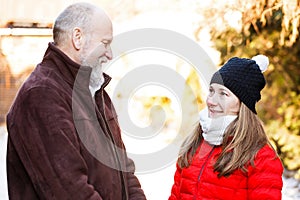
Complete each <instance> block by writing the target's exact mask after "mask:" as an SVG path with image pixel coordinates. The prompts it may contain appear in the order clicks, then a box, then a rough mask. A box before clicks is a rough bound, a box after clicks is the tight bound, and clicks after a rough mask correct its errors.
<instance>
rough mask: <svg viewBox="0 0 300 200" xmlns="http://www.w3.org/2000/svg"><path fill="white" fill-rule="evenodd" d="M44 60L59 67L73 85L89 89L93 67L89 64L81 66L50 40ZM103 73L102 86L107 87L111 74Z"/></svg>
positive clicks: (64, 76) (67, 80)
mask: <svg viewBox="0 0 300 200" xmlns="http://www.w3.org/2000/svg"><path fill="white" fill-rule="evenodd" d="M43 62H52V63H54V66H55V67H57V69H58V71H59V72H60V73H61V74H62V76H63V78H64V80H65V81H66V82H68V83H69V84H70V85H72V87H77V88H79V89H84V90H88V87H89V80H90V75H91V72H92V68H91V67H88V66H81V65H80V64H78V63H76V62H75V61H73V60H72V59H71V58H69V57H68V56H67V55H66V54H65V53H64V52H63V51H61V50H60V49H58V48H57V47H56V46H55V45H54V43H52V42H50V43H49V44H48V49H47V50H46V52H45V55H44V59H43ZM51 66H53V65H51ZM103 75H104V83H103V84H102V87H101V88H105V87H106V86H107V85H108V84H109V82H110V80H111V77H110V76H109V75H107V74H105V73H103Z"/></svg>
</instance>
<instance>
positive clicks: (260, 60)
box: [252, 54, 269, 72]
mask: <svg viewBox="0 0 300 200" xmlns="http://www.w3.org/2000/svg"><path fill="white" fill-rule="evenodd" d="M252 60H255V62H256V64H257V65H258V66H259V68H260V71H261V72H265V71H266V70H267V69H268V66H269V58H268V57H267V56H265V55H261V54H260V55H257V56H254V57H252Z"/></svg>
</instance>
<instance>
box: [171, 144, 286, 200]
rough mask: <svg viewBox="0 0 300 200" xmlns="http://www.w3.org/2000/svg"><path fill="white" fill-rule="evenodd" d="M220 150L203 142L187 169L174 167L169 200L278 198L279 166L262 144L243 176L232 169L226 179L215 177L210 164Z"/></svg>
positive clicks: (279, 197)
mask: <svg viewBox="0 0 300 200" xmlns="http://www.w3.org/2000/svg"><path fill="white" fill-rule="evenodd" d="M220 151H221V148H220V147H215V148H213V147H211V146H210V145H208V144H207V143H206V142H204V143H203V144H202V145H201V146H199V148H198V150H197V152H196V154H195V156H194V158H193V161H192V163H191V165H190V166H189V167H188V168H183V169H181V168H179V166H178V165H177V170H176V172H175V175H174V185H173V187H172V191H171V196H170V197H169V200H179V199H180V200H190V199H191V200H192V199H193V200H196V199H201V200H209V199H218V200H233V199H238V200H243V199H247V200H267V199H268V200H280V199H281V189H282V173H283V167H282V164H281V161H280V159H279V158H278V157H276V154H275V153H274V151H273V149H272V148H271V147H269V146H268V145H266V146H264V147H263V148H262V149H261V150H260V151H259V152H258V153H257V155H256V158H255V167H251V166H250V167H249V168H248V170H249V171H248V173H247V175H246V174H244V173H243V172H242V171H241V170H236V171H235V172H234V173H233V174H231V175H230V176H229V177H221V178H218V177H217V173H216V172H214V171H213V163H214V161H215V159H216V155H217V154H219V153H220Z"/></svg>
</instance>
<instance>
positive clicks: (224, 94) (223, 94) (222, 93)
mask: <svg viewBox="0 0 300 200" xmlns="http://www.w3.org/2000/svg"><path fill="white" fill-rule="evenodd" d="M220 95H222V96H228V94H227V93H225V92H221V93H220Z"/></svg>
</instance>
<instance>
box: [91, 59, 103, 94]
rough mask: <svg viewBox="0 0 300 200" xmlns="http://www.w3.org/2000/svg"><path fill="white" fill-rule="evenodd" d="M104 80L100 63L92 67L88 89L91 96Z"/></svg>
mask: <svg viewBox="0 0 300 200" xmlns="http://www.w3.org/2000/svg"><path fill="white" fill-rule="evenodd" d="M103 82H104V76H103V71H102V64H100V63H99V64H98V65H96V66H95V67H93V68H92V72H91V76H90V83H89V89H90V91H91V94H92V96H94V95H95V92H96V91H97V90H99V89H100V88H101V86H102V84H103Z"/></svg>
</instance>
